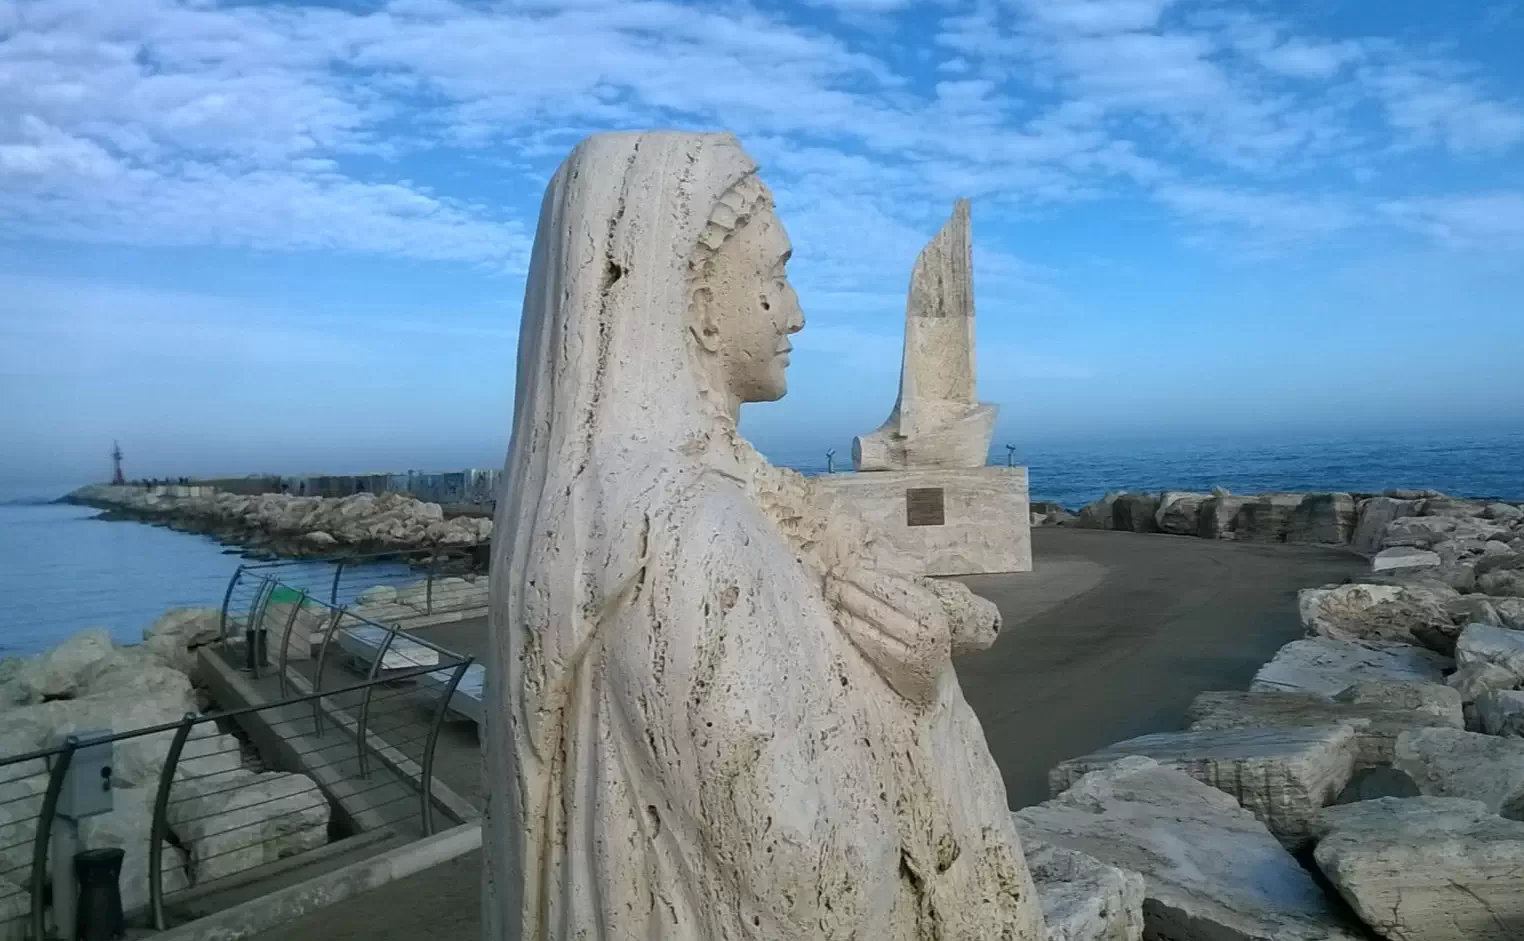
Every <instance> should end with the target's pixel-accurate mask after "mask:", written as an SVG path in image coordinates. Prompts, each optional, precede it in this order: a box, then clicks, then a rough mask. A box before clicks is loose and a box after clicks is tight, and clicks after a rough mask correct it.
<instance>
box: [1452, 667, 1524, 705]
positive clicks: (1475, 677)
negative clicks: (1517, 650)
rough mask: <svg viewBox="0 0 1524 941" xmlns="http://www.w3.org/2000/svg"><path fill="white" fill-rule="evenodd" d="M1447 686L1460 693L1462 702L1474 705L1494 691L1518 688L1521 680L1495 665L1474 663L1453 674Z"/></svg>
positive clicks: (1509, 671)
mask: <svg viewBox="0 0 1524 941" xmlns="http://www.w3.org/2000/svg"><path fill="white" fill-rule="evenodd" d="M1445 685H1447V686H1449V687H1450V688H1451V689H1453V690H1455V691H1456V692H1458V693H1460V697H1461V701H1462V702H1468V703H1474V702H1476V701H1477V700H1478V699H1480V698H1482V696H1484V695H1486V694H1487V693H1489V692H1491V691H1493V690H1499V689H1513V688H1515V687H1517V686H1518V685H1519V678H1518V677H1517V676H1515V675H1514V673H1513V671H1511V670H1505V669H1503V668H1502V667H1500V666H1498V665H1496V664H1493V663H1473V664H1470V665H1468V666H1463V667H1461V668H1460V669H1458V670H1456V671H1455V672H1454V673H1451V674H1450V675H1449V676H1448V677H1446V678H1445Z"/></svg>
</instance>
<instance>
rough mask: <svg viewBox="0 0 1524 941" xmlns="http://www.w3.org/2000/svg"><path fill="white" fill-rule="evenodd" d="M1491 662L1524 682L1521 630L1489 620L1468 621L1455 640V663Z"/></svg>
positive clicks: (1478, 663)
mask: <svg viewBox="0 0 1524 941" xmlns="http://www.w3.org/2000/svg"><path fill="white" fill-rule="evenodd" d="M1484 663H1490V664H1492V665H1493V666H1496V667H1501V668H1502V669H1504V670H1507V671H1508V672H1509V673H1512V674H1513V675H1514V677H1515V679H1516V680H1518V681H1519V682H1520V683H1524V631H1516V630H1513V629H1511V628H1507V627H1494V626H1492V625H1491V624H1467V625H1466V628H1465V630H1463V631H1461V633H1460V637H1459V638H1457V640H1456V641H1455V665H1456V666H1457V667H1460V668H1462V669H1464V668H1466V667H1470V666H1479V665H1481V664H1484Z"/></svg>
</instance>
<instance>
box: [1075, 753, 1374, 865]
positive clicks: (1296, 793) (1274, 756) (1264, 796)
mask: <svg viewBox="0 0 1524 941" xmlns="http://www.w3.org/2000/svg"><path fill="white" fill-rule="evenodd" d="M1134 755H1136V756H1142V757H1145V758H1152V759H1154V760H1155V761H1157V762H1158V763H1159V764H1161V765H1163V766H1165V767H1167V768H1172V769H1174V770H1176V771H1179V772H1181V773H1183V774H1188V775H1190V776H1191V777H1192V778H1195V779H1196V780H1197V781H1200V782H1201V783H1203V784H1209V785H1211V786H1212V787H1215V788H1218V789H1219V790H1221V791H1224V792H1226V793H1228V794H1231V795H1233V797H1235V798H1237V800H1238V803H1239V804H1241V805H1243V806H1244V807H1245V808H1246V809H1248V810H1250V811H1253V812H1254V814H1255V815H1256V816H1257V817H1259V819H1260V820H1262V821H1264V823H1265V825H1266V826H1268V827H1269V828H1270V830H1271V832H1273V833H1274V834H1275V835H1276V836H1277V837H1279V838H1280V839H1281V841H1282V842H1283V843H1285V844H1286V845H1287V846H1289V847H1292V848H1293V849H1295V848H1298V847H1300V846H1301V845H1302V844H1303V843H1305V842H1306V840H1307V836H1308V832H1309V827H1310V825H1311V821H1312V818H1313V817H1314V816H1315V815H1316V814H1317V812H1318V811H1319V810H1321V809H1322V808H1323V807H1325V806H1327V805H1328V804H1329V803H1330V802H1332V801H1333V799H1334V798H1335V797H1337V796H1338V794H1339V792H1340V791H1342V790H1343V789H1344V785H1346V784H1348V783H1349V779H1350V776H1351V775H1352V774H1354V770H1355V728H1354V726H1352V725H1350V724H1348V723H1339V724H1335V725H1323V726H1304V727H1279V728H1238V729H1212V730H1203V731H1192V732H1163V733H1159V734H1155V735H1141V736H1139V737H1137V738H1133V739H1128V740H1127V741H1125V742H1117V743H1116V744H1114V745H1109V746H1107V747H1106V748H1102V749H1100V750H1099V751H1095V752H1091V753H1090V754H1088V755H1084V756H1082V757H1079V758H1071V759H1069V760H1068V761H1064V762H1061V763H1060V764H1059V765H1058V766H1057V767H1056V768H1054V769H1053V770H1052V771H1050V772H1049V773H1048V786H1049V788H1050V790H1051V791H1052V793H1054V794H1058V793H1061V792H1062V791H1064V790H1066V789H1068V788H1069V787H1071V786H1072V785H1073V784H1074V783H1075V782H1076V781H1078V780H1079V779H1080V778H1081V777H1083V776H1085V775H1086V774H1089V773H1090V772H1092V771H1099V770H1101V769H1102V768H1105V767H1106V766H1108V765H1111V764H1114V763H1116V762H1117V761H1120V760H1122V759H1124V758H1127V757H1129V756H1134Z"/></svg>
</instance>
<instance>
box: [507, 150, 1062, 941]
mask: <svg viewBox="0 0 1524 941" xmlns="http://www.w3.org/2000/svg"><path fill="white" fill-rule="evenodd" d="M789 252H790V248H789V243H788V238H787V236H786V235H785V233H784V231H783V228H782V226H781V224H780V223H779V221H778V219H777V217H776V216H775V215H774V213H773V206H772V197H771V195H770V194H769V192H768V190H767V188H766V187H765V186H764V185H763V184H762V182H761V181H760V180H759V179H758V177H757V173H756V166H755V164H754V163H753V162H752V160H751V159H750V158H749V157H748V156H747V155H746V154H745V152H743V151H742V150H741V148H740V145H739V144H738V143H737V142H736V140H735V139H734V138H733V137H731V136H730V135H725V134H686V133H641V134H610V135H600V136H596V137H593V138H590V139H588V140H586V141H584V142H583V143H582V144H581V145H579V146H578V147H577V149H576V150H575V151H573V152H572V154H571V156H570V157H568V158H567V160H566V162H565V163H564V164H563V165H562V166H561V168H560V170H559V171H557V173H556V175H555V177H554V179H552V180H551V183H550V186H549V188H548V189H547V190H546V193H545V200H544V203H543V205H542V208H541V213H540V222H539V230H538V232H537V234H536V237H535V246H534V254H533V260H532V262H531V265H530V274H529V282H528V287H527V289H526V291H525V298H524V316H523V325H522V327H521V330H520V336H519V359H518V387H517V396H516V400H515V414H514V426H513V440H512V443H511V445H510V447H509V453H508V467H507V470H508V482H507V487H506V491H505V492H506V494H507V498H506V499H505V500H504V501H503V502H502V504H501V505H500V507H499V510H498V520H497V527H496V529H495V532H496V533H497V540H496V545H495V549H494V551H495V557H494V559H493V563H494V564H493V579H492V647H491V654H490V662H489V664H488V675H489V678H490V679H489V707H488V710H487V712H488V722H487V729H486V738H487V743H488V744H487V751H488V762H487V774H488V782H487V783H488V790H489V792H490V795H491V796H490V799H489V809H488V817H489V826H488V837H487V881H488V891H487V901H486V907H487V911H486V913H485V914H486V924H487V935H488V937H489V938H490V939H492V941H507V939H517V938H521V937H522V938H524V939H558V941H560V939H564V941H573V939H576V941H610V939H643V941H731V939H757V941H804V939H849V938H850V939H862V941H910V939H916V941H929V939H968V941H976V939H977V941H987V939H1020V941H1038V939H1039V938H1041V937H1042V936H1043V929H1042V916H1041V911H1040V908H1039V907H1038V903H1037V899H1036V897H1035V894H1034V890H1033V888H1032V882H1031V878H1030V876H1029V875H1028V873H1027V869H1026V865H1025V862H1024V860H1023V857H1022V853H1021V847H1020V842H1019V840H1018V838H1017V835H1016V833H1015V830H1014V829H1013V827H1012V824H1011V822H1010V816H1009V814H1008V812H1007V810H1006V807H1005V790H1004V787H1003V785H1002V783H1001V780H1000V775H999V772H998V770H997V769H996V768H995V765H994V762H993V761H992V760H991V758H990V755H989V751H988V749H987V747H986V745H985V742H984V738H983V735H982V732H981V730H980V728H979V724H978V721H977V719H976V718H975V717H974V715H973V713H972V712H971V710H970V709H969V707H968V705H967V703H966V702H965V701H964V699H963V695H962V692H961V690H960V689H959V687H958V682H957V678H956V677H955V676H954V674H953V670H952V666H951V656H952V654H953V652H954V650H955V649H963V648H966V647H967V648H977V647H981V646H986V645H988V644H989V643H990V641H992V640H993V637H994V631H995V629H996V627H997V626H998V617H997V615H996V614H995V612H994V609H993V607H992V606H990V605H988V603H986V602H983V601H981V600H979V599H977V598H974V597H973V596H972V595H970V594H969V593H968V592H967V590H966V589H964V588H963V587H962V586H958V585H948V584H935V583H931V582H927V581H925V580H922V579H918V578H914V577H911V576H907V575H904V574H902V569H901V568H900V567H898V566H897V565H896V564H895V560H894V559H892V558H891V557H889V556H888V554H887V553H886V551H885V550H882V549H881V548H880V547H878V546H877V545H876V544H875V542H874V540H873V539H872V537H871V535H870V534H869V533H868V532H867V531H866V530H864V529H863V528H862V527H861V525H860V524H859V523H857V522H856V521H854V520H852V519H850V518H848V517H846V516H845V515H842V514H840V513H837V512H835V511H833V510H832V509H831V508H830V507H829V506H827V505H825V504H824V503H823V502H822V500H821V498H820V497H819V496H818V494H816V493H815V492H814V491H813V489H812V488H811V486H810V484H809V483H808V482H807V481H806V480H805V479H804V478H802V477H799V476H798V475H796V474H793V473H791V472H788V471H783V470H779V469H777V468H774V467H772V466H771V465H769V464H768V463H767V462H766V461H765V460H763V459H762V458H761V456H760V455H758V454H757V452H756V451H754V450H753V449H752V448H751V446H750V445H748V444H747V443H746V442H745V441H744V440H742V439H741V438H740V437H739V436H738V435H737V433H736V415H737V411H738V409H739V407H740V405H741V403H743V402H750V401H764V400H772V399H777V398H779V397H781V396H782V395H783V392H784V388H785V387H784V370H785V367H786V366H787V364H788V350H789V348H790V347H789V336H790V335H791V334H792V333H794V332H795V331H797V330H798V329H799V328H800V327H801V326H802V325H803V320H802V317H801V315H800V312H799V307H798V302H797V299H796V298H795V296H794V292H793V289H792V288H791V287H790V286H789V284H788V281H787V279H786V276H785V273H784V265H785V263H786V262H787V261H788V257H789Z"/></svg>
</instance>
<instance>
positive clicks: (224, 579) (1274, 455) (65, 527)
mask: <svg viewBox="0 0 1524 941" xmlns="http://www.w3.org/2000/svg"><path fill="white" fill-rule="evenodd" d="M769 457H770V458H771V459H772V460H774V461H775V462H777V463H780V464H784V465H786V466H790V467H794V468H796V469H798V470H800V471H802V472H804V473H824V472H826V471H827V462H826V458H825V456H824V454H806V453H774V454H770V455H769ZM1011 457H1012V460H1013V461H1014V463H1017V464H1023V465H1026V466H1027V467H1028V468H1029V471H1030V475H1031V478H1030V479H1031V491H1032V499H1033V500H1034V501H1039V500H1040V501H1049V502H1054V503H1061V504H1063V505H1065V506H1068V507H1071V508H1078V507H1080V506H1082V505H1084V504H1085V503H1088V502H1090V501H1091V500H1094V499H1095V498H1096V497H1099V496H1101V495H1102V494H1104V493H1106V492H1108V491H1111V490H1164V489H1179V490H1199V491H1205V490H1209V489H1211V488H1212V487H1213V486H1223V487H1226V488H1228V489H1229V490H1231V491H1233V492H1235V493H1259V492H1264V491H1270V490H1290V491H1315V490H1346V491H1355V492H1379V491H1382V490H1386V489H1388V488H1391V487H1432V488H1434V489H1436V490H1440V491H1443V492H1445V493H1448V494H1452V495H1455V496H1466V497H1496V498H1499V499H1505V500H1515V501H1524V433H1517V434H1502V435H1499V434H1488V435H1485V436H1484V435H1469V436H1468V435H1459V434H1445V435H1423V436H1419V435H1408V436H1389V437H1338V438H1334V437H1327V438H1313V437H1303V438H1288V439H1286V440H1281V441H1271V442H1266V441H1248V440H1234V439H1217V440H1202V441H1197V442H1182V441H1179V440H1168V441H1158V442H1147V441H1144V442H1126V443H1123V442H1099V443H1098V442H1087V443H1083V444H1078V443H1076V444H1052V445H1042V446H1031V447H1023V448H1018V449H1017V450H1016V451H1015V452H1014V454H1013V455H1012V456H1011ZM838 469H840V468H838ZM70 489H73V488H72V486H60V487H57V488H49V487H28V488H16V487H12V488H9V489H0V657H7V656H18V655H28V654H33V653H37V652H39V651H41V650H44V649H46V648H48V647H50V646H52V645H54V644H56V643H58V642H59V641H60V640H62V639H63V638H65V637H67V636H69V635H70V634H72V633H74V632H76V631H79V630H82V629H84V628H87V627H105V628H107V629H108V630H109V631H110V632H111V634H112V636H113V637H114V638H115V639H117V640H118V641H119V642H121V643H134V642H137V641H139V640H141V638H142V633H143V629H144V628H146V627H147V626H149V625H150V624H152V623H153V621H154V619H155V618H157V617H158V616H159V615H160V614H162V613H163V612H164V611H165V610H166V609H168V608H172V607H177V606H182V605H209V606H216V605H219V604H221V602H222V597H223V593H224V591H225V590H226V587H227V584H228V580H229V579H230V578H231V577H232V575H233V573H234V571H235V570H236V568H237V567H238V565H239V564H240V562H241V561H242V560H241V559H240V558H239V556H238V555H237V554H236V552H234V553H229V552H227V551H226V547H225V546H223V545H221V544H219V543H217V542H216V541H214V540H212V539H210V538H207V537H204V536H195V535H190V534H186V533H180V532H175V531H174V530H170V529H165V528H163V527H158V526H152V525H148V524H145V523H136V522H127V521H107V520H103V519H100V518H99V517H100V513H99V512H98V511H96V510H93V509H90V508H88V507H79V506H69V505H66V504H57V503H52V502H50V501H52V500H55V499H57V498H58V497H60V496H62V495H63V494H64V493H65V492H67V491H68V490H70ZM303 565H304V567H306V568H310V569H312V571H311V572H304V575H305V576H306V577H307V578H310V579H318V578H321V577H322V575H323V574H324V573H325V572H326V571H328V570H329V569H328V563H323V562H307V563H303ZM378 580H379V579H378Z"/></svg>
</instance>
